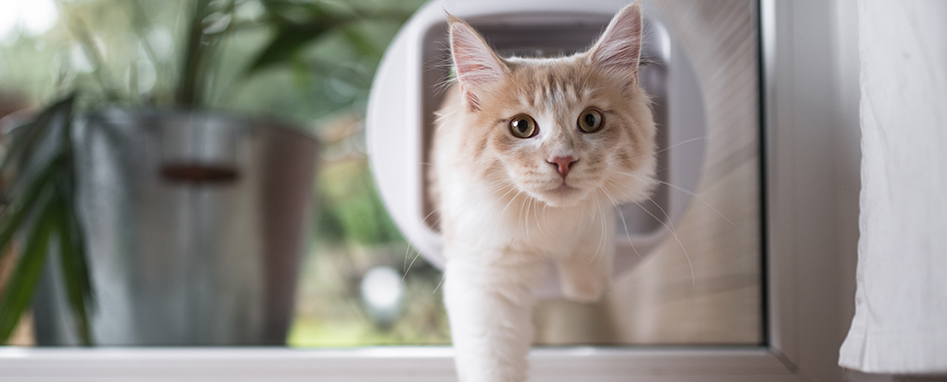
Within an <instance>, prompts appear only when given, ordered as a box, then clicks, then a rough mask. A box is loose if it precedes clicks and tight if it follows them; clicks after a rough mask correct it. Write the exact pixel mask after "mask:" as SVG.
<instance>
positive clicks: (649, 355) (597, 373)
mask: <svg viewBox="0 0 947 382" xmlns="http://www.w3.org/2000/svg"><path fill="white" fill-rule="evenodd" d="M845 3H846V2H845V0H833V1H821V0H804V1H800V0H795V1H792V2H790V1H777V0H759V7H758V9H759V10H760V17H759V20H760V40H761V44H760V55H761V68H760V69H761V76H760V78H761V93H762V98H763V103H762V105H761V110H762V112H761V121H762V126H763V139H762V144H761V150H763V153H764V155H763V156H762V157H763V158H764V160H763V171H762V173H763V179H764V189H763V193H764V199H763V200H764V207H765V212H764V219H763V221H764V222H765V223H764V232H763V234H764V238H763V239H764V240H763V242H764V243H765V244H764V245H765V251H764V263H763V266H764V275H765V282H764V296H765V298H764V300H763V305H764V312H763V317H764V323H765V324H764V327H765V328H766V331H765V336H764V338H766V339H767V340H766V342H765V343H764V344H763V345H761V346H732V347H633V348H603V347H564V348H537V349H535V350H534V351H533V352H532V353H531V356H530V358H531V371H532V375H533V377H532V380H533V381H575V380H582V381H590V382H596V381H603V382H604V381H625V380H628V379H629V378H632V377H634V378H635V380H636V381H805V380H841V379H842V371H841V368H839V367H838V366H837V355H838V346H839V345H840V343H841V340H842V338H843V336H844V331H845V329H847V319H848V318H850V315H851V312H850V309H849V308H848V307H847V304H850V302H846V301H851V296H850V289H849V287H848V286H847V284H849V283H853V282H852V281H851V280H849V282H847V281H845V280H847V278H846V277H845V276H846V272H847V270H846V268H845V267H846V264H850V263H852V262H853V260H851V258H853V257H854V256H855V255H854V253H852V252H854V251H853V250H852V248H853V246H852V245H850V244H851V242H852V240H854V239H853V238H852V237H851V235H845V229H844V228H842V229H840V228H838V227H839V226H842V225H848V224H854V222H853V221H852V218H851V216H852V214H851V213H849V214H847V215H846V214H842V215H844V216H841V217H840V216H838V215H837V212H838V209H839V205H840V203H841V202H840V201H839V200H840V199H841V198H845V197H851V196H852V193H853V192H854V195H856V197H857V189H856V190H855V191H851V190H848V191H835V190H837V189H838V188H839V187H840V186H841V187H843V188H844V186H846V184H845V183H844V182H845V181H844V179H843V180H840V177H839V171H842V172H844V174H842V175H846V174H848V175H851V173H852V172H854V173H855V174H856V175H855V176H856V178H855V179H857V172H858V168H857V165H855V166H854V167H855V168H852V167H853V166H852V165H851V163H847V162H846V161H845V159H846V158H844V157H842V156H840V155H839V154H838V153H837V152H836V150H835V147H833V143H837V142H838V139H839V137H838V132H837V131H836V132H833V129H831V128H826V127H827V126H836V125H837V124H838V122H839V112H838V110H839V109H840V107H841V106H842V105H843V104H845V102H844V101H842V102H839V99H841V98H842V95H841V94H840V92H839V91H838V90H837V84H836V83H835V79H834V78H835V77H833V76H836V75H838V73H839V72H840V71H841V69H840V68H839V67H840V66H841V65H842V64H844V62H842V63H840V62H839V60H834V61H833V60H825V59H821V58H820V57H819V54H823V53H828V54H830V55H832V54H839V53H836V52H833V48H834V47H836V45H833V44H836V43H837V41H835V40H833V39H832V38H822V39H820V38H816V36H820V34H821V35H828V36H834V35H835V33H836V32H837V31H835V30H834V29H833V28H836V27H837V25H836V23H837V19H833V16H834V15H835V12H836V10H838V9H841V7H839V4H845ZM826 12H827V16H826V15H825V14H826ZM794 20H795V21H797V24H794V23H793V21H794ZM800 20H804V21H806V22H805V23H802V22H799V21H800ZM813 20H815V21H813ZM803 24H805V25H803ZM817 40H818V41H817ZM839 45H842V44H839ZM843 53H844V52H843ZM841 61H844V60H841ZM836 64H839V66H834V65H836ZM827 65H828V66H830V67H829V68H827V67H826V66H827ZM854 65H855V66H856V67H857V60H856V61H855V63H854ZM848 66H849V69H850V68H851V63H848ZM856 71H857V69H856ZM826 78H827V79H828V80H826ZM813 94H820V95H822V96H821V97H824V98H825V97H827V98H826V99H827V101H825V102H819V100H818V99H816V100H813V99H812V98H813V97H812V96H813ZM818 97H819V96H816V98H818ZM856 104H857V102H856ZM841 139H843V140H848V141H849V142H850V140H851V139H857V138H852V137H851V135H849V136H843V137H842V138H841ZM825 140H827V142H828V143H824V144H816V145H813V144H812V142H823V141H825ZM843 143H844V142H843ZM849 162H851V161H850V160H849ZM856 163H857V162H856ZM833 192H835V193H833ZM846 192H847V193H846ZM828 194H831V195H832V197H826V195H828ZM823 199H825V200H823ZM856 200H857V199H856ZM855 217H856V218H857V213H856V214H855ZM838 233H841V234H838ZM836 234H838V235H836ZM855 237H856V238H857V232H855ZM0 376H3V377H4V380H26V381H31V380H43V381H58V380H63V381H65V380H69V381H76V380H90V381H91V380H101V379H105V378H112V379H116V380H124V381H155V380H166V379H167V380H176V381H189V380H193V381H197V380H208V379H212V380H227V381H264V380H265V381H299V380H312V379H318V380H320V381H350V382H354V381H382V380H384V381H408V380H410V381H435V380H437V381H444V380H456V377H455V376H454V367H453V360H452V350H451V349H450V348H448V347H373V348H359V349H346V350H337V349H335V350H333V349H287V348H197V349H194V348H94V349H80V348H15V347H10V348H0ZM8 378H9V379H8ZM577 378H580V379H577Z"/></svg>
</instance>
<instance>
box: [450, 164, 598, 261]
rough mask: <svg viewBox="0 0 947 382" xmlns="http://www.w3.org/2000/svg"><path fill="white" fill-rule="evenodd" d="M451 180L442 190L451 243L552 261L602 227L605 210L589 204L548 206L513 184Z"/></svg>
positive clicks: (458, 176)
mask: <svg viewBox="0 0 947 382" xmlns="http://www.w3.org/2000/svg"><path fill="white" fill-rule="evenodd" d="M449 176H451V177H453V178H454V179H452V180H451V181H450V182H447V187H446V188H445V189H444V190H443V195H444V197H445V203H444V205H443V208H444V209H445V211H444V215H446V216H449V218H448V219H449V220H448V221H445V222H444V223H445V224H444V225H445V228H446V229H448V230H450V231H451V233H452V235H451V236H452V237H451V240H452V241H453V242H454V243H453V244H454V245H461V246H468V247H476V248H480V249H484V250H487V251H483V252H482V253H494V252H503V253H505V254H506V256H511V255H524V256H529V257H533V258H535V257H536V256H539V257H542V258H546V259H556V258H562V257H565V256H568V255H569V254H571V253H573V252H574V251H575V250H576V249H577V247H578V245H579V243H580V241H581V240H580V239H581V238H583V237H584V236H585V235H588V234H590V231H591V230H592V228H593V227H596V225H599V224H605V223H604V222H603V221H604V220H603V218H602V216H601V214H602V213H604V210H603V208H605V207H601V208H600V206H597V205H595V204H594V203H592V202H591V201H588V202H586V203H582V204H579V205H576V206H572V207H566V208H556V207H549V206H546V205H545V204H543V203H542V202H540V201H538V200H536V199H533V198H531V197H530V196H528V195H525V194H524V193H521V192H517V191H516V190H512V189H511V186H507V187H501V186H498V187H490V183H489V182H488V181H479V182H477V181H470V180H469V177H467V176H465V175H464V174H463V173H455V174H452V175H449ZM465 178H466V179H465ZM457 233H462V234H460V235H458V234H457Z"/></svg>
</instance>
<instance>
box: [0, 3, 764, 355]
mask: <svg viewBox="0 0 947 382" xmlns="http://www.w3.org/2000/svg"><path fill="white" fill-rule="evenodd" d="M194 3H195V2H192V1H185V0H175V1H162V2H146V1H137V2H135V1H128V0H85V1H72V2H63V3H61V4H60V5H59V6H56V5H55V4H54V2H53V1H52V0H35V1H31V2H20V1H2V0H0V15H15V16H10V17H7V18H4V17H2V16H0V118H2V115H5V114H6V113H8V112H10V111H12V110H16V109H21V108H23V107H24V106H30V107H33V108H37V107H40V106H42V105H43V104H45V103H48V102H51V100H52V99H53V98H55V96H56V95H59V94H63V93H65V92H67V91H69V90H71V89H74V88H78V89H80V105H82V107H83V108H84V110H95V109H96V108H97V107H99V106H101V105H106V104H116V103H117V104H119V105H120V106H124V107H129V106H130V107H132V108H148V107H156V108H159V109H168V108H171V107H173V105H174V100H175V97H176V94H177V91H178V90H179V84H180V83H179V81H180V79H181V76H182V73H183V72H184V69H183V67H182V62H184V56H185V55H184V53H183V52H184V51H185V47H186V41H187V38H186V37H187V31H188V26H189V24H188V20H189V19H188V15H189V14H190V12H191V9H192V8H193V6H194ZM211 3H212V6H213V7H218V8H215V10H214V11H213V12H210V13H209V14H208V15H207V16H206V17H204V18H203V19H202V23H201V27H202V28H204V30H205V32H208V33H211V34H213V33H215V32H214V31H215V30H216V29H221V30H225V31H226V37H224V38H222V39H220V40H214V42H213V43H214V44H218V45H216V46H215V48H214V49H217V50H216V53H215V54H214V55H211V56H209V57H210V58H209V60H210V61H208V62H209V64H207V65H212V66H213V70H210V71H207V73H208V76H209V77H208V78H205V79H204V82H202V83H203V84H204V86H205V88H201V89H203V91H202V92H201V94H202V95H201V97H202V98H201V104H200V108H202V109H207V110H223V111H226V112H228V113H230V114H240V115H271V116H276V117H278V118H279V119H281V120H287V121H290V122H292V123H294V124H296V125H298V126H301V128H300V129H301V130H303V131H306V132H308V133H312V134H314V135H317V136H318V137H319V139H320V141H321V149H320V153H319V157H320V166H319V170H318V172H317V175H316V178H315V184H314V188H315V192H314V195H313V198H314V199H315V205H316V206H317V208H315V209H313V211H314V214H313V221H314V225H313V228H312V230H311V232H308V233H307V237H308V240H307V244H308V245H307V248H308V250H307V251H306V253H305V254H304V256H303V259H302V261H301V263H300V264H299V266H298V271H299V279H298V283H296V285H297V287H296V291H295V296H296V297H295V303H294V308H293V309H294V313H293V318H292V325H291V327H289V330H288V334H287V344H288V345H289V346H297V347H347V346H367V345H446V344H449V343H450V335H449V331H448V322H447V319H446V315H445V312H444V308H443V305H442V303H441V298H442V296H441V293H440V285H441V282H442V277H441V272H440V271H439V270H438V269H437V268H435V267H434V266H432V265H430V264H429V263H428V262H426V261H425V260H424V259H423V258H422V257H419V256H418V255H417V252H416V251H415V250H414V249H413V248H411V247H410V245H409V243H408V242H407V240H405V239H404V238H403V237H402V235H401V233H400V232H399V230H398V228H397V226H396V225H395V223H393V222H392V220H391V218H390V217H389V216H388V213H387V212H386V208H385V205H384V203H383V202H382V200H381V198H380V197H379V195H378V193H377V191H376V185H375V184H374V183H373V179H372V176H371V173H370V169H369V166H368V160H367V157H366V150H365V132H364V114H365V104H366V100H367V97H368V92H369V89H370V86H371V82H372V79H373V74H374V71H375V69H376V67H377V65H378V62H379V60H380V58H381V53H382V52H383V50H384V48H385V47H386V46H387V44H388V43H389V41H390V40H391V39H392V38H393V36H394V35H395V33H396V32H397V31H398V28H399V27H400V25H401V22H403V21H404V20H405V19H406V18H407V16H409V15H410V14H411V13H412V12H414V11H415V10H416V9H417V8H418V7H419V6H420V5H421V3H422V2H421V1H420V0H412V1H399V2H385V1H374V0H360V1H344V2H343V1H339V2H320V4H327V6H328V7H329V8H330V9H331V10H333V11H336V12H340V13H341V14H345V13H346V12H355V13H356V14H360V15H361V13H358V12H361V11H362V10H366V9H367V10H376V11H377V10H381V12H382V13H385V16H384V17H380V18H378V19H364V20H362V21H359V22H355V23H352V24H351V25H349V26H347V27H345V28H338V29H333V30H331V31H329V32H327V33H325V34H324V35H319V36H317V37H313V38H312V39H311V40H309V41H307V42H306V43H305V44H302V45H300V46H298V47H297V48H298V49H295V50H291V52H289V53H287V54H286V55H280V54H276V53H271V54H273V55H274V56H273V57H275V58H274V62H275V63H274V64H273V65H271V66H268V67H265V68H263V69H260V70H259V71H256V72H253V73H251V74H249V75H248V74H247V70H248V68H251V67H253V65H254V62H257V61H258V57H260V55H261V54H262V52H264V51H265V50H266V49H267V46H269V44H270V42H272V41H274V39H276V38H278V36H279V34H280V29H279V26H278V25H277V24H273V22H274V21H273V20H282V21H283V22H284V24H279V25H283V26H284V27H285V26H286V25H289V24H292V23H295V22H300V23H304V22H306V21H307V19H306V18H305V15H306V13H305V12H306V9H302V8H301V9H296V10H295V11H292V12H289V11H287V10H286V9H290V10H292V9H295V8H286V9H278V8H270V6H272V5H273V4H277V5H278V4H283V5H287V4H288V5H287V7H292V6H304V5H306V4H313V3H315V2H289V1H287V2H281V1H270V2H261V1H256V0H237V1H235V2H233V8H232V9H230V8H227V7H228V6H229V4H230V2H228V1H223V2H211ZM284 3H285V4H284ZM649 3H650V5H653V6H655V8H656V9H658V10H660V11H661V13H662V14H663V16H664V19H665V22H666V23H667V26H668V27H669V28H670V29H671V30H672V31H673V33H674V34H676V35H677V37H678V39H679V40H680V41H681V43H682V47H683V49H684V52H686V54H687V55H688V56H689V58H690V60H691V62H692V64H693V66H694V68H695V69H696V74H697V77H698V81H699V82H700V84H701V87H702V93H703V99H704V103H705V112H706V118H707V136H706V137H702V138H701V139H699V140H695V141H693V143H699V144H704V145H705V146H706V156H705V161H704V164H703V168H702V175H701V180H700V184H699V186H698V188H697V191H696V196H695V197H694V198H693V199H692V200H691V201H690V204H689V207H688V208H687V210H686V213H685V214H684V215H683V217H682V219H681V220H680V221H679V222H677V223H676V224H675V225H674V227H673V231H674V235H671V236H669V237H668V238H667V239H666V240H664V242H663V243H661V244H660V245H658V246H657V249H656V250H655V252H654V253H653V254H651V255H649V256H647V257H646V259H645V260H644V261H642V262H641V263H640V264H638V265H637V266H636V267H635V268H633V269H632V270H631V271H629V272H628V273H626V274H625V275H623V276H622V277H620V278H618V279H617V280H616V282H615V285H614V286H613V287H612V291H611V292H610V293H609V294H608V295H607V296H606V297H605V298H604V299H603V301H601V302H599V303H594V304H579V303H573V302H568V301H565V300H547V301H543V302H541V303H540V304H539V305H538V306H537V307H536V310H535V315H534V320H535V322H536V326H537V333H536V343H537V344H540V345H572V344H599V345H638V344H697V345H717V344H760V343H763V342H765V340H766V339H765V337H764V336H763V329H762V328H763V324H764V323H763V321H762V317H763V315H762V312H763V306H762V293H763V290H762V280H763V276H762V274H761V259H762V253H761V248H762V243H761V232H762V229H761V216H762V211H761V200H760V194H761V192H760V184H761V179H760V147H761V143H760V125H759V119H760V118H759V114H760V113H759V94H758V92H759V75H758V67H759V52H758V41H757V39H758V35H757V22H756V20H757V9H756V3H755V2H754V1H751V0H725V1H716V2H702V1H696V0H689V1H675V0H653V1H649ZM23 4H28V5H23ZM300 4H303V5H300ZM4 7H6V8H4ZM40 15H45V16H42V17H40ZM363 16H364V15H363ZM364 17H367V16H364ZM606 21H607V20H606ZM286 23H288V24H286ZM215 28H216V29H215ZM228 28H233V29H232V30H231V29H228ZM308 31H309V32H312V29H309V30H308ZM294 33H303V32H300V31H296V32H294ZM82 36H88V37H82ZM589 42H591V40H590V41H589ZM95 52H98V53H95ZM441 53H444V52H443V51H441ZM97 54H98V55H100V56H101V57H100V58H101V60H102V61H101V62H98V61H97V60H99V58H97V57H96V55H97ZM110 92H114V93H116V94H118V98H119V101H118V102H107V101H106V99H107V98H109V97H111V96H113V95H114V94H110ZM7 109H9V110H7ZM11 120H12V119H7V121H11ZM687 144H689V143H683V144H682V145H687ZM5 148H6V147H3V148H2V149H5ZM0 153H2V152H0ZM235 155H237V156H239V154H235ZM0 184H2V183H0ZM211 192H213V191H211ZM665 192H666V193H667V194H669V195H673V194H674V193H676V192H680V191H678V190H677V189H676V188H674V187H673V186H668V187H667V188H666V189H665ZM198 198H200V197H198ZM210 198H213V196H211V197H210ZM240 208H245V209H246V210H247V211H251V212H252V208H250V207H247V206H246V205H243V206H238V205H236V204H234V205H230V204H224V205H223V206H222V207H221V209H223V210H227V211H231V210H239V211H243V210H240ZM251 212H247V213H248V214H249V213H251ZM234 220H239V219H238V218H234ZM639 223H640V222H639ZM217 224H219V225H220V226H224V225H225V224H224V222H220V223H211V225H217ZM641 224H644V225H648V224H647V223H641ZM650 226H657V227H659V228H660V226H659V225H656V224H650ZM136 229H139V230H140V231H135V232H134V234H133V235H137V236H146V234H148V232H152V231H147V230H144V229H142V228H136ZM155 229H157V230H160V229H168V230H171V229H180V226H169V227H164V228H160V227H159V228H155ZM152 233H153V232H152ZM89 240H98V241H101V240H106V238H102V237H90V238H89ZM241 240H242V239H241ZM220 245H229V246H231V247H235V248H239V247H242V246H245V245H244V241H235V242H233V243H220ZM247 245H250V244H247ZM120 250H121V251H129V253H131V252H134V251H135V249H134V248H131V247H129V248H121V249H120ZM116 251H118V249H117V250H116ZM91 256H95V254H92V255H91ZM169 256H170V255H169ZM10 266H11V265H10V264H7V265H6V267H10ZM0 267H2V266H0ZM248 272H251V273H252V269H251V270H250V271H248ZM286 277H288V278H290V279H291V277H292V275H287V276H286ZM53 284H55V283H53ZM53 284H51V285H50V286H47V287H46V288H47V289H50V290H51V289H55V287H57V286H56V285H53ZM41 290H42V287H41ZM202 290H203V289H202ZM208 290H213V289H208ZM47 292H48V291H47ZM49 293H52V292H49ZM248 293H249V292H248ZM251 294H252V293H251ZM109 298H110V294H109V293H101V294H100V298H99V300H98V301H99V303H101V304H109V303H112V302H110V300H109ZM37 309H38V311H37V315H38V316H42V315H44V314H46V315H48V314H50V313H49V312H48V311H45V312H44V311H42V309H40V308H37ZM101 311H107V310H101ZM56 320H59V321H61V322H59V325H60V326H63V325H65V326H63V327H64V328H66V329H68V328H69V324H68V320H65V319H62V318H56ZM155 325H156V326H155V327H153V328H152V329H151V330H156V331H160V330H163V328H161V327H160V326H162V325H168V326H174V325H175V324H172V323H168V322H162V323H158V324H155ZM26 337H30V336H29V335H27V336H26ZM133 340H134V339H129V344H132V343H134V342H133ZM21 341H26V342H29V341H30V340H29V339H26V340H21ZM235 342H236V341H235ZM18 343H23V342H18Z"/></svg>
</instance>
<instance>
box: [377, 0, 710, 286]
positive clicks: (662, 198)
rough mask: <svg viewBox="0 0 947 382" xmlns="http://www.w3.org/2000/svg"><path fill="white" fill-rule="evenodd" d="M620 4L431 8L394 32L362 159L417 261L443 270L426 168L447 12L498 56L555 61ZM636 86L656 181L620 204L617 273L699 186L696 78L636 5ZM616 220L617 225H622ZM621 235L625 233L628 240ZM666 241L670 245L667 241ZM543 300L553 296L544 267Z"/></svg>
mask: <svg viewBox="0 0 947 382" xmlns="http://www.w3.org/2000/svg"><path fill="white" fill-rule="evenodd" d="M625 5H627V1H616V0H606V1H584V2H572V1H548V0H546V1H535V0H520V1H515V0H506V1H495V0H491V1H477V2H462V1H449V0H434V1H431V2H429V3H428V4H426V5H425V6H424V7H422V8H421V9H420V10H419V11H418V12H417V13H416V14H415V15H414V16H413V17H412V18H411V20H409V21H408V23H407V24H405V26H404V27H403V28H402V29H401V31H400V32H399V33H398V35H397V36H396V37H395V39H394V41H393V42H392V43H391V45H390V46H389V48H388V51H387V52H386V53H385V56H384V58H383V59H382V62H381V65H380V66H379V69H378V72H377V73H376V75H375V81H374V83H373V85H372V90H371V95H370V98H369V103H368V115H367V123H366V130H367V132H366V134H367V140H368V150H369V158H370V163H371V167H372V173H373V176H374V178H375V182H376V184H377V186H378V189H379V192H380V193H381V196H382V200H383V201H384V203H385V205H386V206H387V208H388V211H389V212H390V213H391V216H392V218H393V219H394V221H395V223H396V224H397V225H398V227H399V228H400V229H401V231H402V233H404V235H405V236H406V238H407V239H408V240H409V241H410V243H411V245H412V246H414V247H415V248H416V249H417V250H419V251H420V252H421V255H422V256H424V258H425V259H426V260H427V261H429V262H431V263H432V264H434V265H435V266H438V267H443V264H444V258H443V256H442V254H441V245H442V244H441V238H440V236H439V231H438V226H437V218H436V213H437V212H436V211H435V210H434V207H433V206H432V204H433V203H432V202H431V198H430V196H429V193H428V191H427V190H428V188H427V186H428V185H427V177H426V176H425V173H426V171H427V170H426V168H427V167H428V166H429V164H430V163H431V159H430V152H431V150H430V145H431V143H432V137H433V131H434V118H435V116H434V113H435V112H436V111H437V109H438V108H439V107H440V105H441V101H442V97H443V95H444V91H443V90H444V87H443V83H444V81H445V80H446V79H447V78H448V76H449V72H450V51H449V48H448V47H449V46H450V44H449V41H448V35H447V16H446V14H445V9H446V10H447V11H449V12H451V13H452V14H453V15H455V16H457V17H459V18H462V19H464V20H466V21H467V22H468V23H469V24H470V25H471V26H473V27H474V28H475V29H476V30H477V31H478V32H479V33H480V34H481V35H482V36H483V37H484V39H486V41H487V42H488V43H489V44H490V45H491V46H492V47H493V48H494V49H495V50H496V51H497V52H498V53H499V54H501V55H503V56H509V55H517V56H520V57H527V56H541V57H546V56H556V55H569V54H572V53H575V52H581V51H584V50H585V49H587V48H588V47H589V46H590V45H591V44H592V43H593V42H594V41H595V40H596V38H597V37H598V35H599V34H601V32H602V31H603V30H604V28H605V26H607V25H608V22H609V20H610V19H611V17H612V16H613V15H614V14H615V13H616V12H617V11H618V10H620V9H621V8H622V7H623V6H625ZM643 5H644V31H643V41H642V53H641V66H640V69H639V81H640V83H641V86H642V87H643V88H644V89H645V91H646V92H647V93H648V95H649V96H651V98H652V100H653V106H652V107H653V112H654V119H655V122H656V124H657V127H658V133H657V136H656V143H657V149H658V158H657V160H658V161H657V163H658V164H657V170H658V171H657V178H658V179H659V180H660V181H661V182H662V183H661V184H660V185H659V186H658V187H657V188H656V189H655V190H654V192H653V193H652V194H651V201H647V202H641V203H640V206H639V205H638V204H635V203H631V204H626V205H622V206H621V207H620V208H618V212H619V213H620V214H621V216H619V221H618V222H617V223H616V224H615V227H616V230H617V232H616V234H615V236H614V237H615V242H614V245H615V246H616V254H615V266H614V269H615V275H616V276H617V275H619V274H621V273H623V272H625V271H627V270H628V269H630V268H631V267H633V266H634V265H635V264H637V263H638V262H639V261H640V260H641V259H642V258H644V257H645V256H647V255H648V254H649V253H650V252H652V250H653V249H654V248H656V247H657V246H658V245H659V244H661V243H662V242H663V241H664V240H666V239H669V236H670V233H671V230H670V228H671V227H672V226H673V224H674V223H675V222H676V221H678V220H679V219H680V217H681V216H682V215H683V213H684V211H685V209H686V208H687V206H688V204H689V202H690V199H691V194H693V192H694V190H695V188H696V187H697V183H698V181H699V178H700V172H701V169H702V166H703V160H704V150H705V142H704V137H705V135H706V132H705V129H706V127H705V125H706V122H705V116H704V103H703V98H702V95H701V91H700V86H699V83H698V81H697V76H696V74H695V72H694V69H693V67H692V66H691V64H690V62H689V60H688V59H687V56H686V54H685V52H684V51H683V48H682V47H681V45H680V43H679V42H678V41H677V39H676V38H675V36H674V34H673V33H671V31H670V30H669V29H668V26H667V25H666V23H665V22H664V20H663V18H662V17H661V15H660V14H659V13H658V12H657V11H656V10H655V9H654V8H653V7H651V6H649V4H648V3H647V2H645V3H644V4H643ZM622 218H623V219H622ZM626 229H627V232H626ZM672 240H673V239H672ZM549 272H550V276H549V277H548V280H547V283H546V285H545V286H544V287H543V288H541V290H538V291H537V294H538V295H540V296H542V297H554V296H558V295H560V292H559V286H558V279H557V276H556V274H555V271H554V268H553V267H552V266H550V271H549Z"/></svg>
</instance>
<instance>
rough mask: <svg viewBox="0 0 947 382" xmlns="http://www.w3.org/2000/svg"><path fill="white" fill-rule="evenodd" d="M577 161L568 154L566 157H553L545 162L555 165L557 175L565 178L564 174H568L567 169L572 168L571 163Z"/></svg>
mask: <svg viewBox="0 0 947 382" xmlns="http://www.w3.org/2000/svg"><path fill="white" fill-rule="evenodd" d="M578 161H579V160H578V159H575V157H573V156H571V155H570V156H567V157H555V158H552V159H551V160H548V161H546V162H547V163H549V164H552V165H556V167H558V170H559V175H562V178H563V179H565V177H566V175H568V174H569V169H570V168H572V165H573V164H575V162H578Z"/></svg>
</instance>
